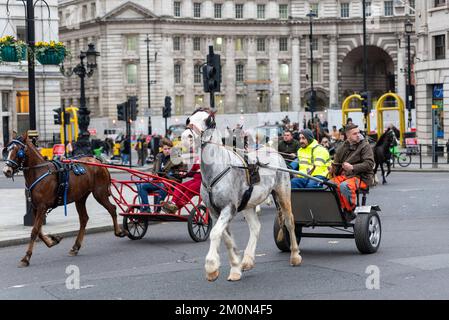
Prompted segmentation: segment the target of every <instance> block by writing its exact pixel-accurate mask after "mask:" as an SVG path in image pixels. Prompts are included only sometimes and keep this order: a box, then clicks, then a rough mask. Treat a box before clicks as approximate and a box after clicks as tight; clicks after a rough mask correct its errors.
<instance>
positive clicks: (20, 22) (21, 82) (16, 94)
mask: <svg viewBox="0 0 449 320" xmlns="http://www.w3.org/2000/svg"><path fill="white" fill-rule="evenodd" d="M47 3H48V5H49V9H50V16H49V13H48V9H47V6H45V5H44V3H41V2H38V3H36V5H35V15H36V20H35V32H36V34H35V37H36V41H50V40H55V41H57V40H58V2H57V0H47ZM6 4H7V0H0V30H1V31H2V33H1V34H0V37H3V36H7V35H12V36H14V37H16V38H19V39H21V40H24V41H25V40H26V26H25V23H26V21H25V12H24V11H25V9H24V6H23V3H22V2H20V1H19V2H18V1H9V6H8V7H9V13H10V14H9V17H8V15H7V8H6ZM35 72H36V113H37V114H36V122H37V130H38V131H39V134H40V138H39V139H40V140H41V141H42V142H44V141H51V140H52V139H53V133H56V132H58V127H57V126H55V125H54V124H53V111H52V110H53V109H55V108H59V107H60V103H61V97H60V82H61V78H62V75H61V73H60V72H59V68H58V67H56V66H48V65H47V66H43V65H41V64H40V63H38V62H37V61H36V69H35ZM28 97H29V92H28V67H27V61H22V62H21V63H14V62H13V63H11V62H3V63H1V64H0V105H1V106H2V108H1V110H0V117H1V121H2V128H3V129H2V130H1V131H0V146H2V145H5V144H6V143H8V141H9V140H10V139H11V136H12V133H13V130H14V131H16V132H18V133H19V134H21V133H23V132H25V131H27V130H28V129H29V103H28Z"/></svg>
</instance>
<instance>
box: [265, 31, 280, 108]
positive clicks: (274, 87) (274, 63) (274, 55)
mask: <svg viewBox="0 0 449 320" xmlns="http://www.w3.org/2000/svg"><path fill="white" fill-rule="evenodd" d="M268 45H269V56H270V65H269V67H270V79H271V81H272V82H271V84H270V86H269V88H270V89H271V90H269V94H270V109H269V111H271V112H279V111H281V97H280V95H279V42H278V39H277V38H275V37H273V38H269V39H268Z"/></svg>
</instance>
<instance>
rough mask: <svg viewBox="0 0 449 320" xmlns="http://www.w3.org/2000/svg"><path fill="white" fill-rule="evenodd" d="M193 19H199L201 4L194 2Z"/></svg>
mask: <svg viewBox="0 0 449 320" xmlns="http://www.w3.org/2000/svg"><path fill="white" fill-rule="evenodd" d="M193 17H194V18H201V2H195V3H194V4H193Z"/></svg>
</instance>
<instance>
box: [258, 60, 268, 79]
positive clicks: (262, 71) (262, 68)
mask: <svg viewBox="0 0 449 320" xmlns="http://www.w3.org/2000/svg"><path fill="white" fill-rule="evenodd" d="M257 80H268V66H267V65H266V64H264V63H259V64H258V65H257Z"/></svg>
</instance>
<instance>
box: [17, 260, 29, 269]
mask: <svg viewBox="0 0 449 320" xmlns="http://www.w3.org/2000/svg"><path fill="white" fill-rule="evenodd" d="M29 266H30V262H29V261H26V260H22V261H20V263H19V265H18V267H19V268H26V267H29Z"/></svg>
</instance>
